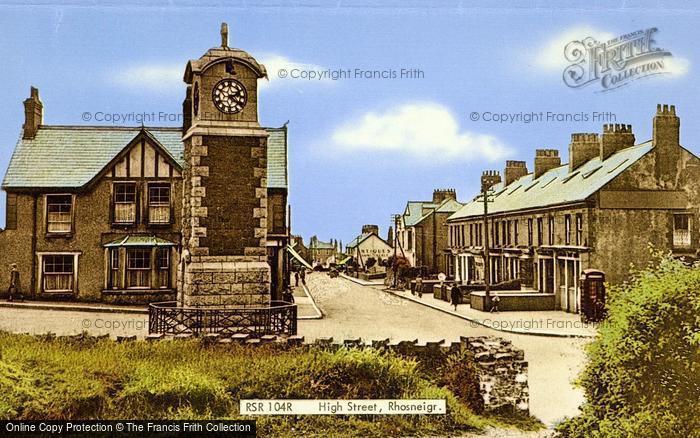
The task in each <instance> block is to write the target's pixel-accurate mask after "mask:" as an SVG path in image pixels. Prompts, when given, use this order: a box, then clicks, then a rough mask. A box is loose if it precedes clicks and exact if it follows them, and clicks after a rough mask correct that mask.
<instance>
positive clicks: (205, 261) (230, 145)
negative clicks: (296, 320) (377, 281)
mask: <svg viewBox="0 0 700 438" xmlns="http://www.w3.org/2000/svg"><path fill="white" fill-rule="evenodd" d="M266 77H267V72H266V71H265V67H264V66H263V65H261V64H259V63H258V62H257V61H256V60H255V58H253V57H252V56H251V55H249V54H248V53H246V52H245V51H243V50H240V49H234V48H231V47H229V45H228V26H227V25H226V24H222V26H221V46H220V47H215V48H212V49H210V50H209V51H208V52H207V53H205V54H204V55H203V56H202V57H201V58H199V59H197V60H192V61H190V62H188V63H187V67H186V70H185V76H184V81H185V82H186V83H187V95H186V97H185V101H184V103H183V110H184V111H185V114H184V117H183V120H184V124H183V136H182V140H183V142H184V145H185V161H186V163H187V166H186V169H185V172H184V184H183V221H182V247H183V257H182V262H181V265H180V268H179V281H180V284H179V286H180V287H179V295H178V301H179V303H180V305H184V306H241V305H243V306H248V305H251V306H253V305H266V304H268V303H269V301H270V266H269V264H268V263H267V251H266V240H267V239H266V238H267V232H266V230H267V188H266V187H267V181H266V176H267V175H266V174H267V132H266V131H265V130H264V129H263V128H261V126H260V124H259V123H258V79H262V78H266Z"/></svg>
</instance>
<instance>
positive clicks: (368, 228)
mask: <svg viewBox="0 0 700 438" xmlns="http://www.w3.org/2000/svg"><path fill="white" fill-rule="evenodd" d="M368 233H374V234H376V235H377V236H379V225H363V226H362V234H368Z"/></svg>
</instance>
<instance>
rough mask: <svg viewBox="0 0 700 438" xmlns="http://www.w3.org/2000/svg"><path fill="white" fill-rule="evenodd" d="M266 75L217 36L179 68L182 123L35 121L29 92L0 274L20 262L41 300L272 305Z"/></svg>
mask: <svg viewBox="0 0 700 438" xmlns="http://www.w3.org/2000/svg"><path fill="white" fill-rule="evenodd" d="M265 75H266V73H265V69H264V67H263V66H262V65H260V64H258V63H257V62H256V61H255V59H253V58H252V57H251V56H250V55H248V54H247V53H246V52H244V51H242V50H238V49H232V48H229V47H228V44H227V34H226V33H225V32H222V45H221V47H217V48H214V49H211V50H209V51H208V52H207V53H206V54H205V55H204V56H203V57H202V58H200V59H199V60H196V61H190V63H188V65H187V68H186V71H185V82H186V83H187V96H186V99H185V101H184V103H183V115H184V117H183V120H184V121H185V122H184V126H183V127H182V128H151V127H136V128H122V127H114V126H52V125H45V124H44V122H43V109H44V108H43V104H42V103H41V100H40V99H39V92H38V90H37V89H35V88H32V90H31V95H30V97H29V98H28V99H27V100H25V101H24V107H25V123H24V126H23V130H22V135H21V138H20V139H19V141H18V143H17V146H16V148H15V151H14V153H13V156H12V159H11V161H10V164H9V167H8V170H7V173H6V175H5V178H4V180H3V185H2V188H3V189H4V190H5V191H6V192H7V217H6V227H5V229H4V230H2V232H0V279H2V281H6V279H9V265H10V264H12V263H16V264H17V265H18V268H19V271H20V274H21V279H22V289H23V292H24V294H25V295H28V296H30V297H34V298H38V299H39V298H42V299H43V298H63V299H75V300H81V301H104V302H129V303H133V302H150V301H167V300H174V299H176V297H179V301H180V303H181V304H185V305H228V304H262V303H266V302H268V301H269V300H270V298H271V297H272V298H273V299H275V298H277V297H280V296H281V293H282V290H283V287H284V282H285V281H287V280H286V279H287V277H288V276H287V275H286V272H285V271H286V269H287V261H286V256H285V249H286V247H287V244H288V236H289V231H288V227H287V217H286V215H287V191H288V181H287V127H286V126H283V127H281V128H262V127H260V125H259V123H258V118H257V103H258V102H257V93H256V89H257V79H259V78H261V77H265ZM178 270H179V273H178ZM7 281H9V280H7ZM0 289H1V290H2V292H4V291H5V290H6V288H5V287H3V288H0Z"/></svg>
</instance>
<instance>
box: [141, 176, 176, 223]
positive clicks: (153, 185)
mask: <svg viewBox="0 0 700 438" xmlns="http://www.w3.org/2000/svg"><path fill="white" fill-rule="evenodd" d="M166 188H167V191H168V201H167V202H163V201H159V202H155V203H154V202H153V200H152V199H151V190H152V189H166ZM137 193H138V190H137ZM137 196H138V195H137ZM146 199H147V202H148V204H147V205H148V208H147V218H148V224H149V225H156V226H160V225H170V224H172V223H173V185H172V183H171V182H165V181H153V182H148V183H147V184H146ZM152 208H167V210H168V219H167V220H166V221H154V220H153V217H152V212H151V209H152Z"/></svg>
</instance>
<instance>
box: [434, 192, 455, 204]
mask: <svg viewBox="0 0 700 438" xmlns="http://www.w3.org/2000/svg"><path fill="white" fill-rule="evenodd" d="M445 199H455V200H456V199H457V193H456V192H455V189H435V190H433V204H439V203H441V202H443V201H444V200H445Z"/></svg>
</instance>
